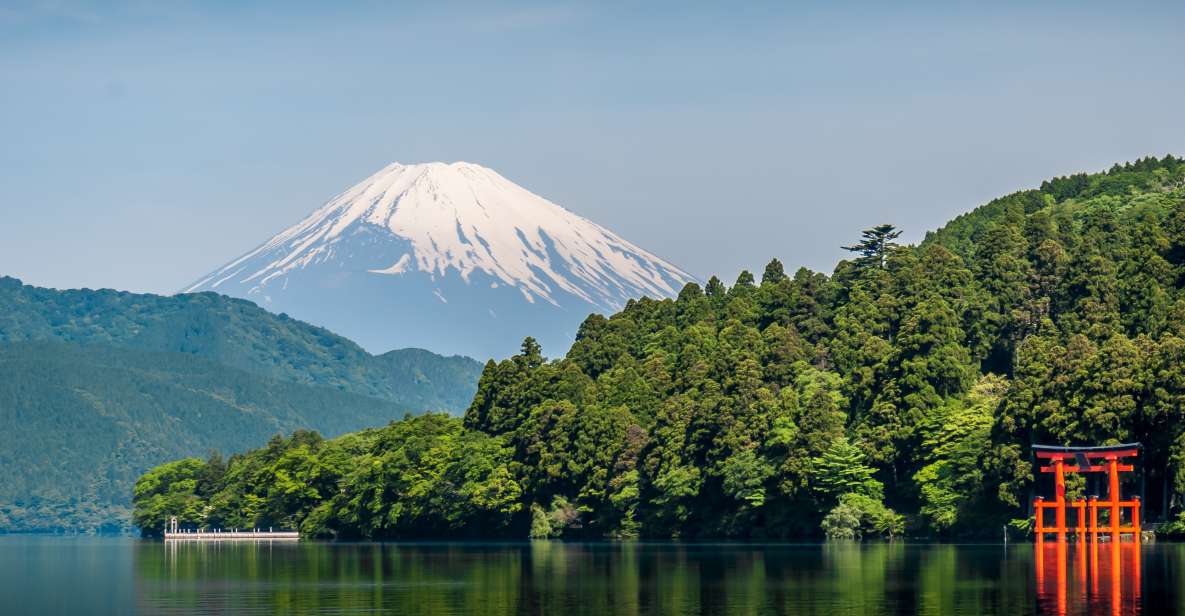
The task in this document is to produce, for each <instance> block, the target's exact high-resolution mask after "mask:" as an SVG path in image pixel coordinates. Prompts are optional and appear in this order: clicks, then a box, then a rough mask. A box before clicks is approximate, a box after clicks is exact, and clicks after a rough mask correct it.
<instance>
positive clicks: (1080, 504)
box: [1074, 498, 1086, 541]
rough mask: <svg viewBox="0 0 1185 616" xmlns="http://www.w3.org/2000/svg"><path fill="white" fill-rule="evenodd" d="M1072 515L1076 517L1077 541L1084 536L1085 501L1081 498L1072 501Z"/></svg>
mask: <svg viewBox="0 0 1185 616" xmlns="http://www.w3.org/2000/svg"><path fill="white" fill-rule="evenodd" d="M1074 516H1075V517H1076V518H1078V533H1077V535H1078V541H1082V540H1083V539H1085V538H1086V501H1084V500H1082V499H1081V498H1080V499H1078V500H1076V501H1074Z"/></svg>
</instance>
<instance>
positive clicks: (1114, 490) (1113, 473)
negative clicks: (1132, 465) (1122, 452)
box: [1107, 456, 1119, 543]
mask: <svg viewBox="0 0 1185 616" xmlns="http://www.w3.org/2000/svg"><path fill="white" fill-rule="evenodd" d="M1107 474H1108V475H1110V479H1111V483H1110V485H1109V486H1107V492H1108V494H1107V497H1108V498H1109V499H1110V501H1111V541H1114V542H1115V543H1119V462H1118V461H1117V460H1116V459H1115V456H1107Z"/></svg>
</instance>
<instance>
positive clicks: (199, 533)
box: [165, 530, 300, 541]
mask: <svg viewBox="0 0 1185 616" xmlns="http://www.w3.org/2000/svg"><path fill="white" fill-rule="evenodd" d="M299 539H300V533H298V532H296V531H273V530H195V531H192V532H188V533H187V532H175V533H172V532H168V533H165V541H297V540H299Z"/></svg>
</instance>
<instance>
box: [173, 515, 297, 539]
mask: <svg viewBox="0 0 1185 616" xmlns="http://www.w3.org/2000/svg"><path fill="white" fill-rule="evenodd" d="M164 535H165V541H299V540H300V533H298V532H296V531H294V530H272V529H270V528H269V529H267V530H261V529H258V528H255V529H252V530H239V529H232V530H223V529H221V528H217V529H213V530H207V529H199V530H185V529H183V528H181V527H180V525H179V524H178V523H177V518H176V517H173V518H170V519H169V525H168V526H166V527H165V533H164Z"/></svg>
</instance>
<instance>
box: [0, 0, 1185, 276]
mask: <svg viewBox="0 0 1185 616" xmlns="http://www.w3.org/2000/svg"><path fill="white" fill-rule="evenodd" d="M885 4H889V3H868V4H859V3H825V7H824V6H823V5H824V3H820V6H811V5H805V4H798V5H790V4H788V3H781V2H779V3H771V4H768V5H750V6H747V7H742V6H740V3H718V4H716V7H715V8H698V7H697V5H696V4H694V3H687V2H673V3H655V2H644V3H643V2H631V3H619V4H615V3H604V2H598V3H591V2H590V3H586V4H583V3H582V4H553V3H546V4H543V3H541V4H528V3H516V4H501V5H498V6H494V4H492V3H485V2H482V3H476V2H475V3H469V4H459V3H456V4H454V3H443V2H434V3H422V4H398V5H396V4H389V3H357V4H350V5H346V4H341V5H339V6H336V7H335V8H326V7H320V8H318V7H317V6H315V5H313V3H307V4H306V3H299V2H295V3H294V2H276V3H253V4H250V5H247V6H246V7H244V6H241V3H239V2H225V3H198V2H192V3H189V2H154V1H149V0H144V1H142V2H125V3H112V2H70V1H60V2H50V1H45V2H22V1H21V0H16V1H15V2H13V0H4V2H2V3H0V208H2V212H3V216H2V217H0V274H8V275H15V276H18V277H20V278H22V279H24V280H25V281H26V282H29V283H33V284H38V285H44V286H55V287H76V286H90V287H116V288H122V289H130V290H136V291H157V292H171V291H175V290H177V289H179V288H181V287H182V286H184V285H186V284H187V283H189V282H191V281H193V280H194V279H195V278H197V277H198V276H199V275H200V274H203V273H205V272H207V271H209V270H212V269H214V268H215V267H216V266H218V265H220V264H222V263H223V262H225V261H227V260H228V259H230V258H232V257H234V256H237V255H238V254H240V253H242V252H244V251H246V250H247V249H249V248H252V247H253V246H255V245H256V244H258V243H259V242H261V241H263V240H265V239H267V238H268V237H269V236H270V235H272V234H273V233H275V232H277V231H279V230H280V229H282V228H284V227H286V226H288V225H289V224H291V223H293V222H295V221H297V220H298V219H299V218H301V217H302V216H304V215H305V214H306V213H308V212H309V211H311V210H313V209H314V208H316V207H317V206H319V205H320V204H321V203H323V202H324V201H325V200H326V199H327V198H329V197H330V196H332V195H334V194H335V193H337V192H339V191H341V190H343V189H344V188H346V187H348V186H350V185H351V184H353V183H355V182H357V181H358V180H360V179H362V178H363V177H365V176H367V175H369V174H370V173H372V172H373V171H375V170H377V169H379V168H380V167H382V166H383V165H385V164H387V163H389V162H392V161H401V162H422V161H433V160H444V161H455V160H467V161H472V162H476V163H480V164H483V165H486V166H489V167H492V168H494V169H496V170H498V171H499V172H501V173H502V174H503V175H505V176H506V177H508V178H510V179H511V180H513V181H515V182H517V183H519V184H521V185H523V186H524V187H526V188H528V189H530V190H532V191H534V192H536V193H538V194H540V195H542V196H544V197H547V198H549V199H551V200H552V201H555V202H557V203H559V204H561V205H563V206H565V207H567V208H568V209H571V210H573V211H575V212H577V213H579V214H581V215H584V216H586V217H588V218H591V219H592V220H594V221H596V222H599V223H601V224H603V225H605V226H607V227H609V228H610V229H613V230H615V231H617V232H618V233H620V234H621V235H623V236H624V237H626V238H627V239H630V240H632V241H634V242H636V243H638V244H639V245H641V246H643V247H645V248H647V249H649V250H651V251H653V252H655V253H657V254H659V255H661V256H664V257H666V258H668V259H670V260H671V261H673V262H675V263H676V264H678V265H680V266H682V267H684V268H685V269H688V270H689V271H691V272H693V273H695V274H697V275H699V276H701V277H705V278H706V277H707V276H708V275H710V274H713V273H717V274H720V275H721V277H722V278H725V279H726V280H727V281H728V282H731V281H732V280H733V278H734V277H735V276H736V274H737V273H738V272H739V271H740V270H741V269H742V268H749V269H753V270H755V271H757V272H760V269H761V268H762V267H763V266H764V264H765V262H766V261H767V260H768V259H769V258H770V257H772V256H777V257H779V258H781V259H782V260H783V261H784V262H785V263H786V264H787V267H789V268H794V267H797V266H799V265H806V266H809V267H812V268H815V269H821V270H824V271H828V272H830V270H831V267H832V266H833V265H834V263H835V261H836V260H837V259H838V258H840V257H841V256H842V254H841V253H842V251H841V250H840V249H839V248H838V247H839V246H840V245H841V244H845V243H850V242H851V241H852V240H853V239H854V238H855V237H857V236H858V235H859V231H860V230H861V229H862V228H864V227H868V226H871V225H873V224H876V223H880V222H892V223H895V224H897V225H898V226H901V227H904V228H905V230H906V237H907V238H908V239H910V240H917V239H919V238H920V237H921V236H922V234H923V233H924V231H925V230H926V229H929V228H932V227H935V226H937V225H939V224H941V223H942V222H943V221H945V220H947V219H949V218H951V217H952V216H954V215H956V214H957V213H959V212H962V211H965V210H968V209H970V208H972V207H974V206H976V205H978V204H980V203H982V202H984V201H986V200H988V199H990V198H992V197H994V196H999V195H1002V194H1006V193H1008V192H1012V191H1013V190H1016V189H1020V188H1025V187H1030V186H1034V185H1036V184H1038V183H1039V182H1040V181H1041V180H1042V179H1045V178H1047V177H1050V176H1054V175H1061V174H1065V173H1069V172H1075V171H1080V170H1096V169H1103V168H1106V167H1108V166H1109V165H1110V164H1111V163H1112V162H1115V161H1122V160H1127V159H1132V158H1135V157H1139V156H1143V155H1145V154H1157V155H1160V154H1164V153H1167V152H1173V153H1176V154H1185V3H1182V2H1173V3H1168V2H1166V3H1159V4H1157V3H1145V4H1139V3H1112V2H1099V3H1081V2H1073V3H1064V4H1057V5H1054V4H1048V3H1041V4H1042V6H1040V7H1034V6H1027V5H1029V4H1036V3H1023V4H1022V3H1016V4H1007V3H1001V2H993V3H982V5H981V6H977V5H973V4H970V3H967V4H964V3H957V2H941V3H933V4H921V3H892V4H895V5H900V6H895V7H894V8H892V9H888V8H885V6H882V5H885ZM734 5H735V6H734ZM989 7H990V8H989Z"/></svg>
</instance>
